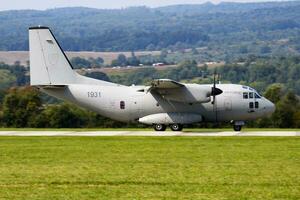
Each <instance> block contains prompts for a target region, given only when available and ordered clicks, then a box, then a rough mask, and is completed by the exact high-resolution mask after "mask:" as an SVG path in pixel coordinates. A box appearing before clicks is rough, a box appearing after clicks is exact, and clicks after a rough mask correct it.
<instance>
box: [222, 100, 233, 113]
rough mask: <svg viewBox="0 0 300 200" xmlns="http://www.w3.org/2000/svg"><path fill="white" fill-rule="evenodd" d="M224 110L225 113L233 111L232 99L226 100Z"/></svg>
mask: <svg viewBox="0 0 300 200" xmlns="http://www.w3.org/2000/svg"><path fill="white" fill-rule="evenodd" d="M224 109H225V111H230V110H231V109H232V101H231V98H230V97H226V98H225V99H224Z"/></svg>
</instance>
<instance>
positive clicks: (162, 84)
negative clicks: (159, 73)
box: [150, 79, 185, 90]
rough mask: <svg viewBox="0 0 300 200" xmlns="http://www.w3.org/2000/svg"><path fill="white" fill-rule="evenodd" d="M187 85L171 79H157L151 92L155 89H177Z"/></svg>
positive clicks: (152, 85)
mask: <svg viewBox="0 0 300 200" xmlns="http://www.w3.org/2000/svg"><path fill="white" fill-rule="evenodd" d="M184 86H185V85H184V84H182V83H179V82H177V81H174V80H171V79H155V80H153V81H152V82H151V87H150V90H153V89H175V88H181V87H184Z"/></svg>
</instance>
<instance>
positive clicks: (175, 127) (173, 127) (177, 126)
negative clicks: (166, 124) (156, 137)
mask: <svg viewBox="0 0 300 200" xmlns="http://www.w3.org/2000/svg"><path fill="white" fill-rule="evenodd" d="M170 128H171V130H172V131H181V130H182V128H183V126H182V125H181V124H171V125H170Z"/></svg>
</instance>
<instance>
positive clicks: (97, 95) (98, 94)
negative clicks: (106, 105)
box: [87, 92, 101, 98]
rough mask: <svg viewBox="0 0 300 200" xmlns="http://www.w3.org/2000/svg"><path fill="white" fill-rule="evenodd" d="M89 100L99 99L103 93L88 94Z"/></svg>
mask: <svg viewBox="0 0 300 200" xmlns="http://www.w3.org/2000/svg"><path fill="white" fill-rule="evenodd" d="M87 96H88V98H99V97H101V92H88V93H87Z"/></svg>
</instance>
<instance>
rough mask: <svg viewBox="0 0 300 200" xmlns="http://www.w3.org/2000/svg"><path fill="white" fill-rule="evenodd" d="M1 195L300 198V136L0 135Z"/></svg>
mask: <svg viewBox="0 0 300 200" xmlns="http://www.w3.org/2000/svg"><path fill="white" fill-rule="evenodd" d="M0 199H295V200H296V199H300V138H299V137H290V138H279V137H271V138H270V137H268V138H265V137H259V138H256V137H243V138H240V137H226V138H218V137H216V138H206V137H201V138H196V137H189V138H182V137H171V138H154V137H147V138H146V137H0Z"/></svg>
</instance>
